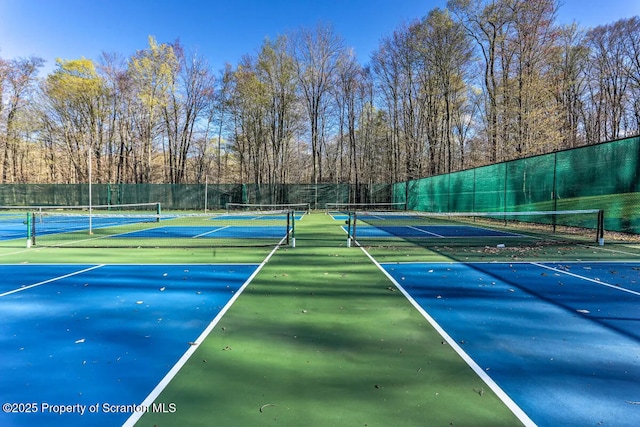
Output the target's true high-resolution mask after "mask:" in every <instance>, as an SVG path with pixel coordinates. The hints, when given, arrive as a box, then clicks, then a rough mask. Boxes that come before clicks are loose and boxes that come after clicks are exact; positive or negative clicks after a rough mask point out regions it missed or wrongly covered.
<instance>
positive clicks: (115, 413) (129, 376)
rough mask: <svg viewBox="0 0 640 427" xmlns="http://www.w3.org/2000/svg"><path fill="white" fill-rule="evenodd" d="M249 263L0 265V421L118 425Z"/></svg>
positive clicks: (231, 291)
mask: <svg viewBox="0 0 640 427" xmlns="http://www.w3.org/2000/svg"><path fill="white" fill-rule="evenodd" d="M257 268H258V265H256V264H231V265H219V264H207V265H0V275H1V276H2V277H3V278H4V279H3V281H2V283H1V284H0V312H2V319H0V377H2V381H1V382H0V400H2V403H3V404H4V406H3V412H2V413H0V425H2V426H4V427H6V426H34V425H41V426H45V425H65V426H87V425H91V426H115V425H122V424H123V423H124V422H125V421H126V420H127V419H128V418H129V416H131V415H132V412H133V411H135V410H139V409H140V408H138V409H135V405H139V404H140V403H141V402H142V401H143V400H144V399H145V398H146V397H147V396H148V395H149V393H150V392H151V391H152V390H153V389H154V387H155V386H156V385H157V384H158V383H159V382H160V381H161V380H162V378H163V377H164V376H165V375H166V374H167V372H169V370H170V369H171V368H172V367H173V366H174V365H175V364H176V362H178V360H179V359H180V358H181V357H182V356H183V355H184V354H185V353H186V352H187V351H188V350H189V349H192V348H194V347H193V345H195V344H194V343H196V342H197V341H199V337H200V336H201V334H203V332H204V331H205V330H206V329H207V328H208V327H209V328H210V327H211V325H212V324H213V323H212V322H215V321H217V320H215V319H216V316H219V314H220V313H221V310H223V308H224V307H225V306H226V305H227V304H228V303H229V302H230V300H231V299H232V298H233V296H234V295H236V293H237V292H238V291H239V290H240V289H241V288H242V286H243V284H245V282H247V280H248V278H249V277H250V276H251V275H252V274H253V273H254V272H255V271H256V269H257ZM156 409H157V410H160V408H156ZM174 409H175V408H174ZM164 410H166V411H171V410H172V408H171V407H166V408H164ZM61 411H66V412H67V413H64V414H60V412H61Z"/></svg>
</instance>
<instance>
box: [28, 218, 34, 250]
mask: <svg viewBox="0 0 640 427" xmlns="http://www.w3.org/2000/svg"><path fill="white" fill-rule="evenodd" d="M32 227H33V214H32V213H31V212H27V249H29V248H30V247H31V245H32V244H33V228H32Z"/></svg>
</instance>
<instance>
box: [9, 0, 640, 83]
mask: <svg viewBox="0 0 640 427" xmlns="http://www.w3.org/2000/svg"><path fill="white" fill-rule="evenodd" d="M561 1H562V2H563V5H562V6H561V8H560V11H559V16H558V21H559V22H561V23H570V22H573V21H576V22H577V23H578V24H580V25H581V26H582V27H593V26H597V25H600V24H606V23H610V22H613V21H616V20H618V19H620V18H628V17H631V16H634V15H640V0H561ZM445 4H446V0H342V1H340V0H208V1H207V0H0V57H2V58H4V59H13V58H18V57H28V56H32V55H35V56H39V57H42V58H44V59H45V60H46V61H47V65H46V67H45V72H49V71H51V70H52V69H53V67H54V65H55V59H56V58H58V57H59V58H63V59H77V58H80V57H85V58H90V59H97V58H98V57H99V56H100V54H101V52H103V51H105V52H116V53H119V54H122V55H124V56H125V57H126V56H129V55H131V54H133V53H135V52H136V50H140V49H144V48H146V47H147V36H149V35H153V36H154V37H155V38H156V39H157V41H158V42H172V41H174V40H175V39H178V38H179V39H180V41H181V43H182V44H183V46H185V47H186V49H187V50H188V51H189V52H192V51H197V52H198V53H199V54H200V55H202V56H204V57H205V58H206V59H207V60H208V61H209V62H210V63H211V65H212V66H213V67H214V68H215V69H222V68H223V67H224V64H225V63H226V62H228V63H231V64H232V65H235V64H237V62H238V61H239V59H240V58H241V57H242V55H245V54H255V53H256V52H257V50H258V49H259V48H260V46H261V45H262V42H263V41H264V39H265V38H266V37H269V38H271V39H274V38H276V37H277V36H278V35H280V34H285V33H288V32H290V31H293V30H296V29H298V28H300V27H303V26H304V27H313V26H315V25H316V24H317V23H319V22H322V23H329V24H331V25H333V26H334V29H335V31H336V33H338V34H339V35H341V36H342V37H343V38H344V40H345V44H346V45H347V46H349V47H352V48H354V50H355V52H356V54H357V56H358V58H359V60H360V62H362V63H366V62H368V60H369V56H370V54H371V53H372V52H373V51H374V50H375V49H376V48H377V47H378V45H379V41H380V39H381V38H382V37H385V36H387V35H389V34H391V33H392V32H393V31H394V30H395V29H396V28H398V27H399V26H400V25H401V24H403V23H408V22H410V21H412V20H414V19H419V18H421V17H423V16H424V15H426V14H427V13H428V12H429V11H430V10H431V9H433V8H436V7H440V8H443V7H444V6H445Z"/></svg>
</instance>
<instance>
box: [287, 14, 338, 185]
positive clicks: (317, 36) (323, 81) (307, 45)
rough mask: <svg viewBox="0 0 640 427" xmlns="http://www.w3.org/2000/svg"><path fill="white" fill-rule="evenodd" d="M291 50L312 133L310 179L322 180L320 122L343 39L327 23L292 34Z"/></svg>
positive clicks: (321, 121)
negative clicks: (311, 168)
mask: <svg viewBox="0 0 640 427" xmlns="http://www.w3.org/2000/svg"><path fill="white" fill-rule="evenodd" d="M290 46H291V52H292V56H293V58H294V60H295V62H294V64H295V67H296V72H297V75H298V81H299V87H300V90H301V92H302V98H303V100H304V105H305V107H306V112H307V117H308V119H309V128H310V133H311V153H312V161H313V165H312V167H313V170H312V175H311V181H312V182H313V183H316V184H317V183H318V182H319V181H321V180H322V144H323V141H322V130H323V129H322V123H323V121H326V117H324V116H323V112H324V111H326V110H325V108H326V105H325V103H326V100H327V97H328V96H329V90H330V85H331V83H332V81H333V80H332V76H333V74H334V73H335V70H336V66H337V63H338V58H339V57H340V53H341V52H342V50H343V44H342V39H341V37H339V36H338V35H337V34H335V33H334V31H333V28H332V27H330V26H323V25H318V26H317V27H316V28H315V29H314V30H309V29H301V30H300V31H298V32H297V33H296V34H294V35H293V37H292V38H291V45H290Z"/></svg>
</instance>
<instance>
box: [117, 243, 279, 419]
mask: <svg viewBox="0 0 640 427" xmlns="http://www.w3.org/2000/svg"><path fill="white" fill-rule="evenodd" d="M285 239H286V236H285V237H284V238H283V239H282V240H280V243H278V245H277V246H276V247H275V248H273V250H272V251H271V252H270V253H269V255H267V257H266V258H265V260H264V261H262V263H261V264H260V265H259V266H258V268H256V271H254V272H253V274H252V275H251V276H249V278H248V279H247V280H246V281H245V282H244V283H243V284H242V286H241V287H240V289H238V292H236V293H235V294H234V295H233V297H231V299H230V300H229V302H228V303H227V304H226V305H225V306H224V307H223V308H222V310H220V312H219V313H218V314H217V316H216V317H214V319H213V320H212V321H211V323H209V325H208V326H207V327H206V328H205V330H204V331H203V332H202V333H201V334H200V336H199V337H198V338H197V339H196V340H195V341H194V345H191V346H189V348H188V349H187V351H186V352H184V354H183V355H182V357H180V359H179V360H178V361H177V362H176V364H175V365H173V367H172V368H171V369H170V370H169V372H167V374H166V375H165V376H164V378H162V380H160V382H159V383H158V385H156V386H155V388H154V389H153V390H152V391H151V393H149V395H148V396H147V397H146V398H145V399H144V400H143V401H142V403H141V404H140V405H141V406H142V407H146V408H149V407H151V405H152V404H153V402H154V401H155V400H156V399H157V398H158V396H160V393H162V391H163V390H164V389H165V388H166V387H167V386H168V385H169V383H170V382H171V380H172V379H173V378H174V377H175V376H176V375H177V374H178V372H179V371H180V369H182V367H183V366H184V365H185V364H186V363H187V361H188V360H189V359H190V358H191V356H192V355H193V353H195V352H196V350H197V349H198V347H199V346H200V344H201V343H202V342H203V341H204V340H205V339H206V338H207V336H208V335H209V334H210V333H211V331H212V330H213V328H215V327H216V325H217V324H218V322H220V319H222V316H224V315H225V314H226V313H227V311H228V310H229V308H231V306H232V305H233V303H235V301H236V300H237V299H238V298H239V297H240V295H242V292H244V290H245V289H246V287H247V286H249V283H251V282H252V281H253V279H254V278H255V277H256V275H257V274H258V273H259V272H260V270H262V267H264V266H265V264H266V263H267V262H268V261H269V259H271V256H272V255H273V254H274V253H275V252H276V251H277V250H278V249H279V248H280V246H281V245H282V244H283V243H284V241H285ZM142 415H144V411H141V412H134V413H133V414H131V416H130V417H129V418H128V419H127V421H126V422H125V423H124V424H123V425H122V427H132V426H133V425H135V423H137V422H138V420H140V418H141V417H142Z"/></svg>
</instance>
